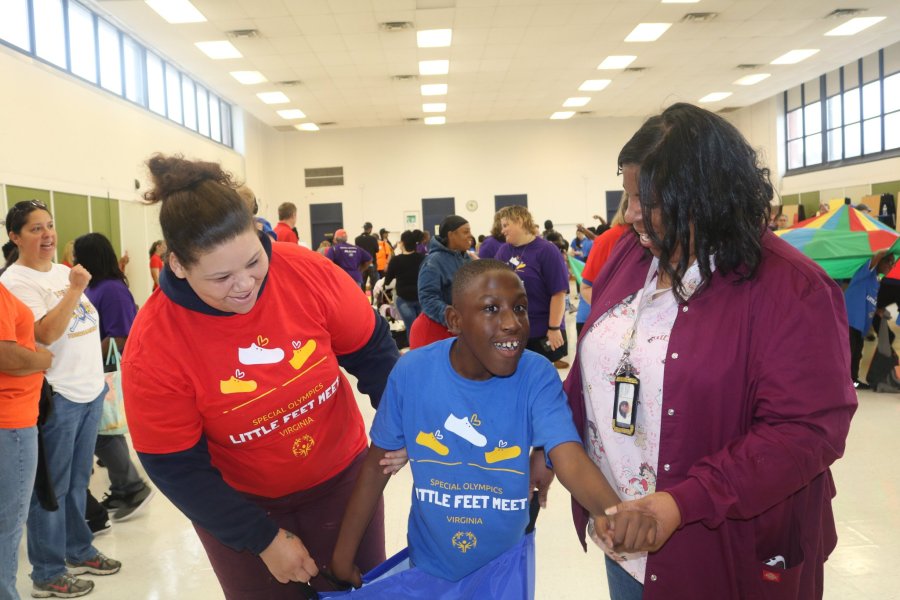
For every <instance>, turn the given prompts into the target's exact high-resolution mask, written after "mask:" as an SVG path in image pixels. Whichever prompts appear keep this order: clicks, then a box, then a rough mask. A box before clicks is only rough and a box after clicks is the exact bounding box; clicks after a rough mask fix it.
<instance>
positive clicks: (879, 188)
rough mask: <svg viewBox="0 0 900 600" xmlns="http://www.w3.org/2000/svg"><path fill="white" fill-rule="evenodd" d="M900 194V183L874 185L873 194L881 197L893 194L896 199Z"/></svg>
mask: <svg viewBox="0 0 900 600" xmlns="http://www.w3.org/2000/svg"><path fill="white" fill-rule="evenodd" d="M898 192H900V181H885V182H883V183H873V184H872V193H873V194H878V195H879V196H880V195H881V194H893V195H894V198H895V199H896V197H897V193H898Z"/></svg>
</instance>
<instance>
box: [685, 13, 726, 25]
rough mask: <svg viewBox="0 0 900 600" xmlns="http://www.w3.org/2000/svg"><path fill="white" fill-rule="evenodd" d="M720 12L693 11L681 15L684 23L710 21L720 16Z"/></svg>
mask: <svg viewBox="0 0 900 600" xmlns="http://www.w3.org/2000/svg"><path fill="white" fill-rule="evenodd" d="M718 16H719V13H716V12H693V13H688V14H686V15H684V16H683V17H681V22H682V23H709V22H710V21H713V20H715V19H716V18H718Z"/></svg>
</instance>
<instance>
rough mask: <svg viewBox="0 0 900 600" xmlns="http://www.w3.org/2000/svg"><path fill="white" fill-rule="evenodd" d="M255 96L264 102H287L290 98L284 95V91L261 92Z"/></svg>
mask: <svg viewBox="0 0 900 600" xmlns="http://www.w3.org/2000/svg"><path fill="white" fill-rule="evenodd" d="M256 97H257V98H259V99H260V100H262V101H263V102H265V103H266V104H287V103H288V102H290V99H289V98H288V97H287V96H285V95H284V92H262V93H261V94H257V95H256Z"/></svg>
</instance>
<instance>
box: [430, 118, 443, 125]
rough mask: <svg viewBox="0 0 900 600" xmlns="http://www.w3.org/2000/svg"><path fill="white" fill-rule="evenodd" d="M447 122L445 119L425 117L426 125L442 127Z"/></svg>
mask: <svg viewBox="0 0 900 600" xmlns="http://www.w3.org/2000/svg"><path fill="white" fill-rule="evenodd" d="M446 122H447V117H425V124H426V125H443V124H444V123H446Z"/></svg>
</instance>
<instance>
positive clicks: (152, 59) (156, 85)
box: [147, 52, 166, 116]
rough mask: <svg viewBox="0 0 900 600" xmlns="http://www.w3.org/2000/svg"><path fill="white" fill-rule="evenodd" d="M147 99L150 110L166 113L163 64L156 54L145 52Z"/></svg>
mask: <svg viewBox="0 0 900 600" xmlns="http://www.w3.org/2000/svg"><path fill="white" fill-rule="evenodd" d="M147 99H148V100H149V103H150V110H152V111H153V112H155V113H159V114H161V115H163V116H165V115H166V87H165V83H164V82H163V65H162V61H161V60H160V58H159V57H158V56H156V55H155V54H153V53H152V52H147Z"/></svg>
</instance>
